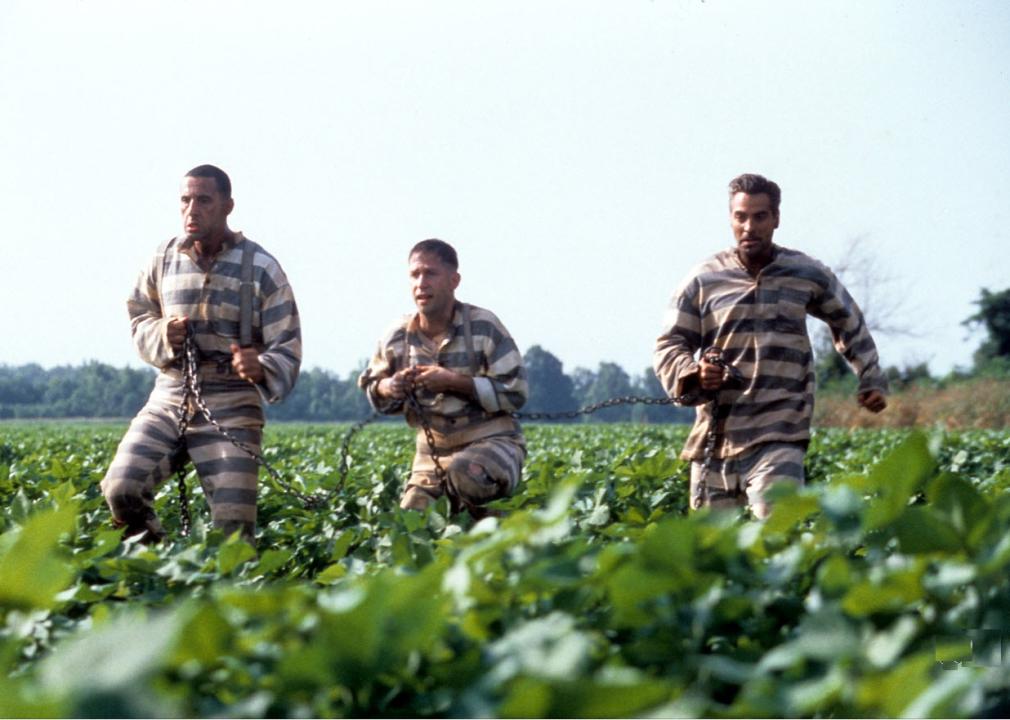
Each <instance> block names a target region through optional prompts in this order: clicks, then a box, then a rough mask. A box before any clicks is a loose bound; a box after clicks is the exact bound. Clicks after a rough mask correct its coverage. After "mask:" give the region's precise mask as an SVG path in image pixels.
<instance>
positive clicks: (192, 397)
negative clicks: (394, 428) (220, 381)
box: [175, 327, 729, 536]
mask: <svg viewBox="0 0 1010 720" xmlns="http://www.w3.org/2000/svg"><path fill="white" fill-rule="evenodd" d="M706 352H708V351H706ZM710 361H712V362H715V363H716V364H719V365H720V366H722V367H724V368H727V367H729V366H727V365H726V364H725V363H724V362H723V360H722V358H721V356H720V357H719V358H718V359H712V358H710ZM182 366H183V367H182V377H183V393H182V400H181V401H180V404H179V410H180V413H179V427H178V433H179V438H178V440H177V444H176V457H177V458H182V461H181V462H177V463H176V467H175V470H176V473H177V475H178V488H179V515H180V519H181V525H182V528H181V531H182V535H183V536H188V535H189V532H190V528H191V526H192V521H191V519H190V510H189V497H188V494H187V491H186V482H185V465H186V463H185V458H184V455H183V454H182V453H184V451H185V446H186V440H185V434H186V430H187V429H188V427H189V423H190V421H191V419H192V417H195V416H196V414H197V412H199V414H200V415H202V416H203V417H204V418H205V419H206V420H207V422H209V423H210V424H211V425H213V426H214V429H215V430H217V432H218V433H220V434H221V435H222V436H223V437H225V438H226V439H227V440H228V441H229V442H231V444H232V445H234V446H235V447H237V448H238V449H239V450H242V451H243V452H244V453H246V454H247V455H248V456H249V457H251V458H252V459H253V460H254V461H255V462H256V464H257V465H259V466H260V467H262V468H264V469H265V470H266V471H267V473H268V474H269V475H270V477H271V478H272V479H273V481H274V482H275V483H276V484H277V485H278V486H279V487H280V488H281V489H282V490H284V491H285V492H287V493H288V494H289V495H291V496H293V497H295V498H297V499H298V500H299V501H300V502H301V503H302V505H304V507H305V508H306V509H309V510H311V509H315V508H320V507H325V506H327V505H328V504H329V503H330V501H331V500H332V499H333V497H334V496H335V494H336V493H337V491H338V490H339V489H340V488H341V487H343V485H344V483H345V482H346V480H347V474H348V472H349V470H350V466H349V464H348V458H349V457H350V446H351V440H352V439H353V438H354V436H355V435H356V434H357V433H358V432H359V431H361V430H362V429H363V428H364V427H365V426H366V425H369V424H370V423H372V422H374V421H375V420H377V419H378V418H379V417H380V414H379V413H378V412H372V413H371V415H369V416H368V417H366V418H364V419H362V420H359V421H358V422H356V423H355V424H354V425H352V426H351V427H350V428H349V429H348V431H347V432H346V433H345V435H344V439H343V442H342V443H341V447H340V467H339V468H338V472H339V476H340V477H339V481H338V483H337V484H336V485H335V486H334V487H332V488H331V489H330V490H329V491H328V492H326V493H313V494H306V493H303V492H301V491H300V490H298V489H297V488H295V487H294V486H293V485H291V483H289V482H287V481H286V480H285V479H284V478H283V476H282V475H281V474H280V473H279V472H278V471H277V470H276V469H275V468H274V467H273V466H272V465H271V464H270V463H269V462H268V461H267V459H266V458H265V457H263V455H262V454H261V453H259V452H257V451H256V450H254V449H252V448H251V447H249V446H248V445H247V444H245V443H243V442H242V441H241V440H239V439H237V438H236V437H235V436H234V435H232V434H231V433H230V432H228V431H227V430H226V429H225V428H224V427H222V426H221V424H220V423H219V422H218V421H217V419H216V418H215V417H214V415H213V413H212V412H211V410H210V407H208V405H207V402H206V400H204V397H203V392H202V389H201V386H200V373H199V360H198V357H197V347H196V342H195V341H194V340H193V335H192V330H191V329H189V328H188V327H187V331H186V338H185V340H184V342H183V364H182ZM690 400H691V398H690V397H689V396H687V395H682V396H680V397H676V398H657V397H641V396H637V395H624V396H621V397H615V398H608V399H606V400H602V401H600V402H597V403H593V404H592V405H587V406H585V407H581V408H579V409H577V410H564V411H560V412H525V413H524V412H513V413H511V416H512V417H513V418H515V419H516V420H531V421H537V420H574V419H576V418H578V417H580V416H582V415H591V414H592V413H595V412H598V411H600V410H604V409H606V408H611V407H617V406H620V405H678V406H684V405H685V404H687V403H688V402H689V401H690ZM710 402H711V420H710V425H709V429H708V433H707V435H706V438H705V456H704V464H703V466H702V474H701V485H702V488H703V490H702V491H703V492H704V487H705V482H706V480H707V476H708V473H709V469H710V467H711V464H712V460H713V458H714V455H715V447H716V445H717V443H718V430H719V428H718V418H717V417H716V414H717V410H718V408H719V405H718V404H717V402H716V398H713V399H712V400H711V401H710ZM405 403H406V405H408V406H409V407H410V409H411V410H412V411H413V412H414V414H415V415H416V416H417V419H418V421H419V422H420V423H421V430H422V431H423V433H424V438H425V442H427V444H428V452H429V453H430V454H431V459H432V462H433V463H434V465H435V479H436V480H437V481H438V484H439V485H440V486H441V487H442V488H443V489H444V491H445V492H446V494H447V495H449V497H450V500H452V502H453V504H454V505H455V506H456V507H458V506H459V505H460V503H463V504H465V505H466V506H467V508H468V509H470V507H469V503H465V501H462V499H461V498H458V497H456V496H455V493H454V492H453V489H452V487H451V486H450V485H449V483H448V482H447V479H448V474H447V473H446V470H445V468H444V467H442V463H441V459H440V456H439V452H438V447H437V446H436V444H435V436H434V433H433V431H432V428H431V421H430V420H429V419H428V413H427V412H425V410H424V408H423V407H422V406H421V404H420V402H418V400H417V396H416V395H415V394H414V391H413V389H408V391H407V393H406V396H405ZM191 405H192V406H195V408H196V411H194V412H193V413H192V415H191V414H190V409H191Z"/></svg>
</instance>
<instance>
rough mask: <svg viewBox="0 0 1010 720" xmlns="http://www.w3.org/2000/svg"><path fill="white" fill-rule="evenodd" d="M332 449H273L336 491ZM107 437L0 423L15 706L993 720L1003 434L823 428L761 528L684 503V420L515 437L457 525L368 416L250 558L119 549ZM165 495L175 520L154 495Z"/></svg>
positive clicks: (265, 713)
mask: <svg viewBox="0 0 1010 720" xmlns="http://www.w3.org/2000/svg"><path fill="white" fill-rule="evenodd" d="M341 430H342V428H322V427H312V426H286V427H276V426H271V427H270V428H269V429H268V433H267V437H266V439H265V447H266V448H267V453H268V457H269V459H270V460H271V462H272V463H273V464H275V465H277V466H278V468H279V469H280V470H281V471H282V472H283V473H284V474H285V476H286V477H288V478H289V479H290V480H291V481H292V482H293V483H294V484H296V485H298V486H299V487H302V488H304V489H307V490H313V489H315V488H319V487H322V488H328V487H330V483H332V482H333V481H334V479H335V477H336V468H337V467H338V465H339V458H338V457H337V453H338V452H339V439H340V433H341ZM122 431H123V427H122V426H113V427H101V426H94V425H89V426H48V427H45V428H40V427H22V426H10V425H7V426H4V427H3V436H2V439H0V500H2V507H3V510H2V511H0V533H2V534H0V663H2V664H3V666H4V668H3V669H4V670H5V672H4V673H3V675H0V677H3V678H4V679H3V680H0V714H2V715H4V716H53V715H56V716H80V717H88V716H96V715H101V716H106V717H119V716H147V717H150V716H153V717H164V716H175V715H186V716H193V717H207V716H242V717H292V716H326V717H329V716H357V717H360V716H369V717H371V716H387V717H389V716H393V717H402V716H419V717H432V716H437V717H444V716H500V717H540V716H545V717H546V716H582V717H602V716H607V717H619V716H643V715H652V716H709V717H741V716H747V717H768V716H771V717H792V716H849V717H866V716H873V717H879V716H883V717H896V716H913V717H929V716H964V717H969V716H978V715H986V714H990V715H999V714H1001V713H1003V712H1005V710H1006V706H1005V702H1006V701H1005V698H1006V697H1007V693H1008V692H1010V679H1008V676H1007V673H1006V671H1005V667H1000V666H999V663H1000V662H1001V659H1000V657H999V652H998V649H999V647H1000V645H999V643H1000V638H1006V637H1007V636H1008V635H1010V627H1008V625H1010V621H1008V620H1007V618H1010V572H1008V570H1010V499H1008V498H1010V496H1008V495H1007V493H1006V490H1007V487H1008V485H1010V467H1008V462H1010V461H1008V458H1010V452H1008V451H1010V434H1008V433H1006V432H995V431H987V432H964V433H950V434H934V435H925V434H922V433H916V432H884V431H876V432H871V431H861V432H851V433H850V432H820V433H817V434H816V435H815V437H814V439H813V441H812V443H811V448H810V451H809V454H808V463H807V470H808V477H809V478H810V482H809V484H808V486H807V487H805V488H802V489H799V490H797V489H794V488H789V487H784V488H781V489H780V490H778V491H777V493H776V499H775V502H774V505H773V511H772V514H771V517H770V518H768V519H767V520H766V521H764V522H758V521H755V520H752V519H750V518H749V517H748V516H746V515H745V514H741V513H738V512H708V511H702V512H698V513H692V514H687V513H686V506H687V493H686V490H687V471H688V468H687V466H686V463H685V462H683V461H682V460H680V459H679V458H678V451H679V448H680V446H681V445H682V443H683V440H684V436H685V433H686V428H683V427H677V426H632V425H613V426H600V425H576V426H567V427H562V426H547V425H544V426H531V427H529V428H527V438H528V443H529V448H530V455H529V458H528V460H527V464H526V467H525V471H524V482H523V484H522V486H521V489H520V492H519V493H517V494H516V495H515V496H513V497H511V498H509V499H507V500H503V501H499V502H498V503H497V505H498V506H499V507H500V508H501V509H503V510H505V511H506V515H505V517H503V518H500V519H496V518H489V519H486V520H483V521H482V522H480V523H477V524H474V523H473V522H472V521H471V520H470V519H469V518H468V517H467V516H465V515H457V516H453V515H451V514H450V513H449V511H448V505H447V503H446V502H445V501H444V500H443V501H440V502H439V503H436V504H435V505H434V506H433V507H432V508H430V509H429V510H427V511H426V512H424V513H416V512H404V511H401V510H399V509H397V507H396V498H397V496H398V492H399V486H400V484H401V483H402V481H403V479H404V478H405V476H406V474H407V472H408V470H409V465H410V459H411V456H412V447H413V437H412V435H411V433H410V431H408V430H407V429H405V428H402V427H388V426H379V427H376V426H371V427H369V428H366V430H364V431H363V432H362V433H361V435H359V436H358V437H357V438H356V439H355V442H354V444H353V445H352V448H351V460H352V464H351V472H350V475H349V477H348V481H347V484H346V486H344V487H342V488H340V489H339V491H338V492H336V493H335V495H334V499H333V502H332V503H330V505H329V506H328V507H326V508H324V509H322V510H318V511H307V510H305V509H304V508H302V507H300V506H298V504H297V503H296V501H294V500H293V499H292V498H290V497H289V496H287V495H286V494H284V493H283V492H282V491H280V490H279V489H278V488H275V487H274V486H272V485H271V484H270V483H269V481H268V480H267V479H266V478H264V480H263V484H262V487H261V492H260V502H259V507H260V523H259V525H260V536H259V538H258V551H254V550H253V549H252V548H251V547H250V546H248V545H246V544H245V543H244V542H242V541H241V540H240V539H239V537H238V536H233V537H223V536H222V535H221V534H220V533H218V532H214V531H211V530H209V529H208V528H207V522H206V521H205V520H204V519H202V518H201V517H197V518H196V520H197V522H196V523H195V528H194V536H193V537H192V538H191V539H179V538H176V539H170V540H169V541H167V542H165V543H163V544H161V545H159V546H155V547H145V546H142V545H138V544H137V543H136V542H134V541H132V540H130V541H122V540H121V539H120V537H119V534H118V533H117V532H115V531H113V530H111V529H110V528H109V525H108V513H107V510H106V509H105V508H104V504H103V501H102V498H101V497H100V495H99V493H98V491H97V487H96V485H97V482H98V481H99V480H100V478H101V477H102V475H103V473H104V470H105V467H106V466H107V464H108V462H109V460H110V459H111V456H112V453H113V451H114V449H115V446H116V443H117V442H118V439H119V437H120V435H121V433H122ZM191 480H192V478H191ZM194 496H195V497H194V503H193V504H194V509H195V510H196V511H198V512H199V511H200V510H201V506H202V505H203V503H202V501H201V500H200V499H199V492H198V491H197V490H196V488H195V487H194ZM156 506H157V508H158V511H159V513H160V514H161V516H162V518H163V520H164V522H165V525H166V527H167V528H168V529H169V530H173V529H175V528H177V527H178V518H177V514H176V511H175V505H174V498H173V488H172V487H171V486H170V484H168V485H166V486H165V487H164V488H163V489H162V491H161V493H160V494H159V496H158V497H157V499H156ZM993 638H995V641H993ZM994 647H995V648H996V651H995V654H993V652H994V651H993V648H994ZM1001 703H1003V704H1001Z"/></svg>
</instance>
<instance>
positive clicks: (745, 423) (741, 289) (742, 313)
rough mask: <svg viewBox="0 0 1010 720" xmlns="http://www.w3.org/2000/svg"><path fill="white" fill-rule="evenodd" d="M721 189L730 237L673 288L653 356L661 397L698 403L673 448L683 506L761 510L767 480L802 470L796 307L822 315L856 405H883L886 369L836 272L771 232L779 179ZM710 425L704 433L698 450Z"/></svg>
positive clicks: (798, 480) (809, 385) (800, 477)
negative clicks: (684, 491) (686, 464)
mask: <svg viewBox="0 0 1010 720" xmlns="http://www.w3.org/2000/svg"><path fill="white" fill-rule="evenodd" d="M729 196H730V226H731V227H732V229H733V236H734V238H735V240H736V246H735V247H732V248H729V249H727V250H724V251H722V252H720V253H717V254H716V255H714V256H713V257H711V258H709V259H708V260H706V261H705V262H703V263H702V264H701V265H699V266H698V267H696V268H695V269H694V270H692V271H691V273H690V274H689V275H688V277H687V279H686V280H685V281H684V282H683V283H682V284H681V286H680V288H679V289H678V290H677V291H676V292H675V293H674V296H673V300H672V301H671V303H670V307H669V311H668V313H667V318H666V321H665V323H664V326H663V331H662V334H661V335H660V336H659V339H658V340H657V341H656V349H655V354H654V357H653V366H654V368H655V371H656V375H657V377H658V378H659V380H660V382H661V383H662V384H663V387H664V388H665V389H666V391H667V393H668V394H669V395H670V397H674V398H678V397H679V398H683V399H684V401H685V402H687V403H689V404H694V405H697V416H696V420H695V424H694V427H693V429H692V430H691V434H690V435H689V436H688V440H687V443H686V445H685V447H684V451H683V453H682V455H681V456H682V457H683V458H684V459H686V460H691V461H692V465H691V507H692V508H694V509H697V508H699V507H702V506H715V507H725V506H737V505H743V504H749V505H750V507H751V510H752V512H753V513H754V515H755V516H757V517H759V518H763V517H766V516H767V515H768V513H769V511H770V507H769V503H768V500H767V498H766V497H765V494H766V492H767V490H768V489H769V488H770V487H771V485H772V484H774V483H776V482H792V483H795V484H798V485H802V484H803V482H804V473H803V460H804V456H805V453H806V447H807V443H808V442H809V439H810V419H811V416H812V414H813V406H814V370H813V352H812V351H811V348H810V338H809V336H808V335H807V329H806V316H807V315H808V314H809V315H813V316H814V317H816V318H818V319H820V320H823V321H824V322H826V323H827V324H828V327H829V328H830V329H831V333H832V337H833V338H834V344H835V348H836V349H837V350H838V352H839V353H841V354H842V356H843V357H844V358H845V359H846V361H848V363H849V365H850V366H851V367H852V369H853V371H854V372H855V373H856V374H857V375H858V376H859V390H858V395H857V399H858V402H859V404H860V405H862V406H863V407H865V408H867V409H868V410H870V411H871V412H880V411H881V410H883V409H884V408H885V407H886V406H887V401H886V400H885V398H884V395H885V393H886V392H887V378H886V377H885V375H884V374H883V372H882V371H881V368H880V362H879V360H878V357H877V349H876V346H875V345H874V342H873V338H872V337H871V336H870V332H869V330H868V329H867V327H866V323H865V321H864V319H863V314H862V312H861V311H860V309H859V307H858V305H856V302H855V301H854V300H853V299H852V297H851V296H850V295H849V293H848V292H847V291H846V289H845V288H844V287H843V286H842V284H841V283H840V282H839V281H838V278H837V277H835V275H834V274H833V273H832V272H831V271H830V270H829V269H828V268H827V267H825V266H824V265H823V264H821V263H820V262H818V261H817V260H814V259H813V258H810V257H808V256H807V255H804V254H803V253H801V252H798V251H796V250H790V249H788V248H784V247H780V246H778V245H776V244H775V243H774V242H772V236H773V235H774V233H775V230H776V229H777V228H778V226H779V203H780V200H781V196H782V195H781V191H780V190H779V186H778V185H776V184H775V183H774V182H772V181H770V180H768V179H767V178H764V177H762V176H761V175H752V174H746V175H740V176H739V177H736V178H734V179H733V180H732V181H731V182H730V185H729ZM709 348H717V350H718V352H716V353H713V354H710V353H708V352H706V351H707V350H708V349H709ZM696 356H697V357H696ZM730 368H732V369H733V371H732V372H731V371H730ZM713 401H714V402H713ZM710 431H713V432H714V433H715V434H714V440H715V444H714V447H712V448H711V450H710V455H711V458H706V440H708V439H709V437H710V436H709V432H710Z"/></svg>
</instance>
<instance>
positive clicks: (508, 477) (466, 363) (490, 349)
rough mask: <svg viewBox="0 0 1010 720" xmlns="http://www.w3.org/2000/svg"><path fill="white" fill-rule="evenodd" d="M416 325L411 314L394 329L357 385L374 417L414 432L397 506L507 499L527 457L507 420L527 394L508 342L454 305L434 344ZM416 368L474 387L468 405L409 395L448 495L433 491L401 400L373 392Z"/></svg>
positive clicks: (427, 460) (479, 312)
mask: <svg viewBox="0 0 1010 720" xmlns="http://www.w3.org/2000/svg"><path fill="white" fill-rule="evenodd" d="M467 320H469V322H467ZM418 322H419V321H418V317H417V315H408V316H406V317H404V318H403V319H401V320H400V321H399V322H397V323H396V324H395V325H394V326H393V327H392V328H391V329H390V330H389V331H388V332H387V333H386V335H385V337H384V338H383V339H382V341H381V342H380V343H379V347H378V350H377V351H376V353H375V355H374V357H373V358H372V360H371V362H370V363H369V365H368V367H367V368H366V369H365V371H364V373H362V375H361V377H360V378H359V380H358V384H359V385H360V386H361V387H362V388H363V389H364V390H365V392H366V393H367V395H368V400H369V402H370V403H371V405H372V407H373V408H374V409H375V410H376V411H377V412H380V413H384V414H397V413H401V412H405V414H406V420H407V424H409V425H410V426H411V427H415V428H417V441H416V453H415V455H414V463H413V466H412V468H411V473H410V478H409V479H408V480H407V485H406V487H405V488H404V492H403V496H402V497H401V499H400V507H402V508H405V509H423V508H424V507H426V506H427V505H428V504H429V503H430V502H431V501H432V500H434V499H436V498H438V497H440V496H441V495H442V494H444V493H446V492H447V491H448V492H449V494H450V496H454V497H456V498H459V499H460V500H461V501H462V502H463V503H464V504H465V505H467V506H471V507H472V506H477V505H482V504H484V503H486V502H489V501H491V500H494V499H497V498H501V497H505V496H506V495H510V494H511V493H512V492H514V491H515V488H516V485H517V484H518V482H519V478H520V475H521V474H522V463H523V460H524V459H525V458H526V441H525V439H524V438H523V434H522V430H521V429H520V427H519V423H518V422H516V421H515V420H514V419H513V418H512V416H511V414H510V413H512V412H514V411H516V410H518V409H519V408H520V407H522V406H523V404H524V403H525V402H526V397H527V395H528V394H529V388H528V385H527V382H526V369H525V367H524V366H523V360H522V355H521V354H520V353H519V349H518V348H517V347H516V344H515V341H514V340H513V339H512V336H511V335H509V332H508V330H506V329H505V326H504V325H502V323H501V321H500V320H499V319H498V318H497V317H496V316H495V315H494V313H492V312H490V311H488V310H485V309H483V308H479V307H476V306H473V305H464V304H463V303H460V302H457V303H456V306H455V308H454V311H453V317H452V321H451V327H450V329H449V331H448V333H447V334H446V337H445V339H443V340H442V341H441V342H440V343H439V344H438V345H436V344H435V343H434V342H433V341H432V340H431V339H429V338H428V337H427V336H425V335H424V334H423V333H422V332H421V330H420V326H419V324H418ZM467 326H469V329H468V327H467ZM417 365H440V366H441V367H444V368H446V369H448V370H452V371H454V372H457V373H460V374H463V375H467V376H470V377H472V378H473V381H474V390H475V395H476V396H475V397H473V398H470V397H463V396H461V395H457V394H453V393H437V394H436V393H434V392H432V391H430V390H425V389H422V388H417V389H416V390H415V393H416V395H415V396H416V398H417V400H418V404H419V405H421V407H422V408H423V409H424V411H425V416H426V418H427V419H428V421H429V424H430V427H431V430H432V436H433V438H434V440H435V447H436V450H437V452H438V457H439V463H440V464H441V465H442V467H443V468H444V469H445V470H446V476H447V477H446V481H447V482H448V483H449V484H450V485H451V487H450V488H443V487H440V486H439V484H438V481H437V479H436V477H435V463H434V460H433V458H432V456H431V452H430V449H429V447H428V442H427V439H426V438H425V435H424V431H423V429H422V427H421V420H420V418H418V417H417V416H416V414H415V413H414V412H413V411H411V410H410V409H409V408H407V409H406V411H405V407H404V406H405V403H404V402H403V401H402V400H393V399H391V398H382V397H379V396H378V395H377V394H376V392H375V386H376V385H377V384H378V382H379V381H380V380H382V379H383V378H388V377H390V376H392V375H393V374H394V373H396V372H397V371H399V370H401V369H403V368H406V367H414V366H417Z"/></svg>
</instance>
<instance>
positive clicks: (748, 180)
mask: <svg viewBox="0 0 1010 720" xmlns="http://www.w3.org/2000/svg"><path fill="white" fill-rule="evenodd" d="M738 192H742V193H746V194H748V195H760V194H761V193H764V194H765V195H767V196H768V199H769V200H771V203H772V212H773V213H775V214H776V215H778V214H779V203H780V202H782V190H781V188H779V186H778V185H776V184H775V183H773V182H772V181H771V180H769V179H768V178H766V177H765V176H764V175H755V174H754V173H744V174H743V175H738V176H736V177H735V178H733V179H732V180H730V181H729V199H730V201H732V200H733V196H734V195H736V194H737V193H738Z"/></svg>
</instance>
